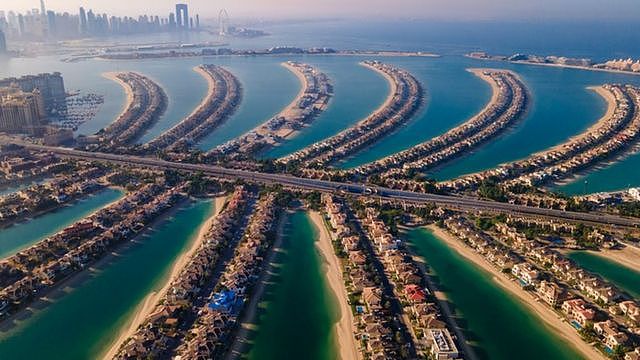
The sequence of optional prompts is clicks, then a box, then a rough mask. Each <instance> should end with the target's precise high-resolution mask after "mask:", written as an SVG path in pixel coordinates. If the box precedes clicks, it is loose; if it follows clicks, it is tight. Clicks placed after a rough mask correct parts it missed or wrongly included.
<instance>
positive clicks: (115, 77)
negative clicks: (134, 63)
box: [101, 71, 133, 119]
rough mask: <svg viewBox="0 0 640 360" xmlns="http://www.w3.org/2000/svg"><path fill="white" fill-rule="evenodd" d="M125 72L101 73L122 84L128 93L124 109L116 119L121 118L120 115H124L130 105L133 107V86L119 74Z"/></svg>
mask: <svg viewBox="0 0 640 360" xmlns="http://www.w3.org/2000/svg"><path fill="white" fill-rule="evenodd" d="M124 73H125V72H122V71H120V72H117V71H111V72H105V73H102V74H101V75H102V77H103V78H105V79H109V80H112V81H115V82H117V83H118V84H120V86H122V88H123V89H124V92H125V94H126V95H127V100H126V101H125V102H124V105H123V106H122V111H120V114H119V115H118V116H117V117H116V119H120V117H122V115H123V114H124V113H126V112H127V109H129V107H131V105H132V104H133V89H132V88H131V86H129V84H127V83H126V82H125V81H122V79H120V78H119V77H118V75H120V74H124Z"/></svg>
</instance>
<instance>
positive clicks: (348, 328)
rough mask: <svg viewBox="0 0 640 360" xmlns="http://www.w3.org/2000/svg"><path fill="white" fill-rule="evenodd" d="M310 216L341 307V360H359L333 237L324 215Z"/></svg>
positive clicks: (338, 327)
mask: <svg viewBox="0 0 640 360" xmlns="http://www.w3.org/2000/svg"><path fill="white" fill-rule="evenodd" d="M309 216H310V218H311V221H312V222H313V224H314V225H315V227H316V229H317V230H318V233H319V235H320V238H319V239H318V241H317V242H316V247H317V248H318V250H319V251H320V254H321V255H322V257H323V259H324V263H325V269H326V280H327V283H328V284H329V287H330V288H331V291H332V292H333V294H334V297H335V299H336V300H337V302H338V305H339V307H340V320H339V321H338V322H337V323H336V324H335V328H334V331H335V335H336V338H337V340H338V348H339V352H340V359H342V360H356V359H359V353H358V349H357V347H356V340H355V338H354V336H353V323H354V320H353V313H352V312H351V308H350V307H349V304H348V303H347V298H348V294H347V290H346V289H345V287H344V280H343V278H342V269H341V267H340V264H339V262H338V257H337V256H336V254H335V252H334V250H333V244H332V243H331V235H330V234H329V231H328V230H327V227H326V226H325V224H324V222H323V220H322V215H321V214H320V213H319V212H317V211H310V212H309Z"/></svg>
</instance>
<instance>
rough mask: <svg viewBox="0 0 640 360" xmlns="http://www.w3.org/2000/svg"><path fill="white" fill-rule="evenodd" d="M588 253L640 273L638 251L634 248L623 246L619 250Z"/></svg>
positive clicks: (639, 250) (639, 253) (639, 252)
mask: <svg viewBox="0 0 640 360" xmlns="http://www.w3.org/2000/svg"><path fill="white" fill-rule="evenodd" d="M588 252H589V253H591V254H594V255H596V256H600V257H602V258H605V259H608V260H611V261H615V262H617V263H618V264H620V265H623V266H625V267H628V268H629V269H632V270H635V271H638V272H640V249H638V248H634V247H633V246H625V247H624V248H623V249H620V250H610V249H604V250H601V251H588Z"/></svg>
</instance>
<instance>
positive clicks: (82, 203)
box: [0, 188, 124, 259]
mask: <svg viewBox="0 0 640 360" xmlns="http://www.w3.org/2000/svg"><path fill="white" fill-rule="evenodd" d="M123 195H124V193H123V192H122V191H120V190H117V189H112V188H107V189H104V190H101V191H99V192H97V193H95V194H93V195H90V196H89V197H86V198H83V199H80V200H78V201H76V202H73V203H72V204H70V205H68V206H63V207H62V208H60V209H57V210H55V211H52V212H49V213H46V214H44V215H41V216H38V217H35V218H33V219H31V220H29V221H26V222H21V223H17V224H15V225H13V226H11V227H8V228H6V229H0V259H2V258H5V257H8V256H11V255H13V254H15V253H17V252H19V251H20V250H22V249H24V248H27V247H29V246H31V245H33V244H35V243H36V242H38V241H40V240H42V239H44V238H46V237H47V236H50V235H53V234H55V233H57V232H58V231H60V230H62V229H64V228H65V227H67V226H69V225H71V224H73V223H74V222H76V221H78V220H80V219H82V218H84V217H86V216H88V215H90V214H91V213H94V212H96V211H97V210H99V209H101V208H103V207H104V206H106V205H107V204H109V203H112V202H114V201H116V200H118V199H119V198H121V197H122V196H123Z"/></svg>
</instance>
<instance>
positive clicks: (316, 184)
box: [0, 140, 640, 228]
mask: <svg viewBox="0 0 640 360" xmlns="http://www.w3.org/2000/svg"><path fill="white" fill-rule="evenodd" d="M0 142H2V141H0ZM5 142H6V140H5ZM10 142H12V143H16V144H18V145H22V146H24V147H26V148H28V149H32V150H39V151H49V152H51V153H54V154H57V155H59V156H62V157H70V158H78V159H85V160H100V161H105V162H111V163H118V164H127V165H134V166H141V167H151V168H160V169H168V170H181V171H190V172H202V173H204V174H206V175H211V176H215V177H223V178H228V179H242V180H246V181H253V182H260V183H265V184H280V185H283V186H291V187H295V188H300V189H306V190H316V191H324V192H337V191H340V192H345V193H349V194H354V195H373V196H376V197H380V198H382V199H386V200H396V201H401V202H406V203H411V204H424V203H434V204H436V205H438V206H442V207H445V208H454V209H461V210H484V211H497V212H504V213H511V214H520V215H529V216H539V217H546V218H555V219H562V220H568V221H578V222H587V223H594V224H601V225H615V226H621V227H634V228H639V227H640V219H635V218H627V217H620V216H615V215H608V214H599V213H582V212H571V211H563V210H555V209H542V208H537V207H530V206H524V205H516V204H509V203H500V202H495V201H488V200H482V199H478V198H473V197H466V196H453V195H437V194H425V193H417V192H411V191H402V190H394V189H389V188H383V187H366V186H365V185H363V184H355V183H342V182H335V181H326V180H316V179H306V178H300V177H295V176H291V175H284V174H270V173H261V172H255V171H247V170H237V169H228V168H223V167H220V166H214V165H204V164H187V163H179V162H171V161H165V160H161V159H157V158H150V157H141V156H131V155H116V154H109V153H99V152H88V151H81V150H74V149H69V148H60V147H50V146H42V145H34V144H28V143H20V142H17V141H14V140H11V141H10Z"/></svg>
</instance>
